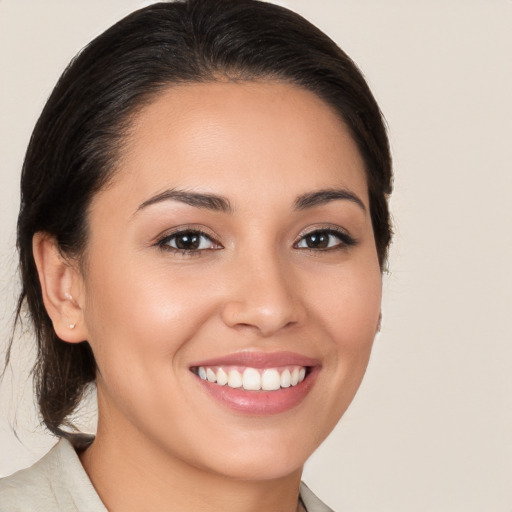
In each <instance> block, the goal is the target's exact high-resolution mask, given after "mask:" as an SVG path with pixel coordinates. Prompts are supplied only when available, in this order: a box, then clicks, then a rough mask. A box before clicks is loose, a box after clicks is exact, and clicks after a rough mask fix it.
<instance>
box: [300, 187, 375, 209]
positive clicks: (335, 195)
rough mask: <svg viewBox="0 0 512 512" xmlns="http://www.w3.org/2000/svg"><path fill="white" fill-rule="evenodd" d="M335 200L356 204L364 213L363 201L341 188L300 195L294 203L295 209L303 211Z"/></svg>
mask: <svg viewBox="0 0 512 512" xmlns="http://www.w3.org/2000/svg"><path fill="white" fill-rule="evenodd" d="M337 200H346V201H351V202H353V203H355V204H357V205H358V206H359V207H360V208H361V209H362V210H363V211H364V212H365V213H366V206H365V205H364V203H363V201H361V199H359V197H358V196H357V195H356V194H354V193H353V192H351V191H350V190H347V189H342V188H328V189H324V190H317V191H315V192H308V193H306V194H302V195H301V196H299V197H298V198H297V199H296V201H295V209H296V210H305V209H307V208H313V207H315V206H321V205H323V204H326V203H329V202H331V201H337Z"/></svg>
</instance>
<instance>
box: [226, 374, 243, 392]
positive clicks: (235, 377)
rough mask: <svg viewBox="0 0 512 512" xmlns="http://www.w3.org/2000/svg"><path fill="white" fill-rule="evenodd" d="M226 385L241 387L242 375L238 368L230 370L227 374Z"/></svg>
mask: <svg viewBox="0 0 512 512" xmlns="http://www.w3.org/2000/svg"><path fill="white" fill-rule="evenodd" d="M228 386H229V387H230V388H241V387H242V376H241V375H240V372H239V371H238V370H230V371H229V375H228Z"/></svg>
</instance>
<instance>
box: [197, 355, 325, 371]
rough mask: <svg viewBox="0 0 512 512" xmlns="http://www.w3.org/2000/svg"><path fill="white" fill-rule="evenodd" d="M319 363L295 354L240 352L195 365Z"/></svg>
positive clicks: (310, 364)
mask: <svg viewBox="0 0 512 512" xmlns="http://www.w3.org/2000/svg"><path fill="white" fill-rule="evenodd" d="M319 364H320V363H319V361H318V360H316V359H311V358H310V357H306V356H303V355H300V354H296V353H295V352H269V353H267V352H250V351H245V352H238V353H235V354H229V355H225V356H221V357H216V358H214V359H208V360H207V361H199V362H197V363H193V364H191V365H190V367H198V366H205V367H206V366H210V367H211V366H249V367H251V368H277V367H279V366H319Z"/></svg>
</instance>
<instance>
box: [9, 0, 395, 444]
mask: <svg viewBox="0 0 512 512" xmlns="http://www.w3.org/2000/svg"><path fill="white" fill-rule="evenodd" d="M219 77H221V78H223V79H229V80H242V81H243V80H256V79H265V78H269V79H278V80H282V81H285V82H288V83H291V84H295V85H297V86H300V87H303V88H305V89H308V90H309V91H312V92H313V93H314V94H316V95H317V96H318V97H320V98H321V99H323V100H324V101H325V102H326V103H328V104H329V105H330V106H331V107H332V108H333V109H334V110H335V111H336V112H337V113H338V114H339V115H340V116H341V117H342V118H343V120H344V121H345V123H346V125H347V126H348V128H349V130H350V131H351V134H352V136H353V138H354V140H355V142H356V143H357V146H358V148H359V151H360V153H361V155H362V157H363V159H364V162H365V166H366V173H367V182H368V189H369V200H370V213H371V219H372V223H373V230H374V234H375V241H376V246H377V252H378V256H379V261H380V264H381V267H383V265H384V264H385V261H386V256H387V250H388V246H389V243H390V239H391V228H390V220H389V212H388V203H387V199H388V195H389V194H390V193H391V183H392V175H391V158H390V154H389V145H388V139H387V135H386V129H385V125H384V122H383V118H382V115H381V112H380V110H379V107H378V105H377V103H376V101H375V99H374V97H373V95H372V93H371V92H370V90H369V88H368V86H367V84H366V82H365V80H364V78H363V76H362V74H361V72H360V71H359V70H358V68H357V67H356V65H355V64H354V63H353V62H352V60H351V59H350V58H349V57H348V56H347V55H346V54H345V53H344V52H343V51H342V50H341V49H340V48H338V46H336V44H335V43H334V42H333V41H332V40H331V39H329V38H328V37H327V36H326V35H325V34H324V33H322V32H321V31H320V30H318V29H317V28H316V27H314V26H313V25H311V24H310V23H309V22H308V21H306V20H305V19H304V18H302V17H301V16H299V15H298V14H295V13H293V12H291V11H289V10H287V9H285V8H282V7H279V6H276V5H272V4H269V3H264V2H259V1H256V0H188V1H177V2H172V3H158V4H154V5H151V6H149V7H147V8H144V9H141V10H139V11H136V12H134V13H132V14H131V15H129V16H127V17H126V18H124V19H123V20H121V21H120V22H118V23H117V24H115V25H114V26H113V27H111V28H110V29H108V30H107V31H106V32H104V33H103V34H102V35H100V36H99V37H97V38H96V39H95V40H94V41H92V42H91V43H90V44H89V45H88V46H87V47H85V48H84V49H83V50H82V51H81V52H80V53H79V54H78V56H77V57H76V58H75V59H74V60H73V61H72V62H71V64H70V65H69V66H68V68H67V69H66V70H65V72H64V73H63V75H62V76H61V78H60V79H59V81H58V83H57V85H56V87H55V89H54V90H53V93H52V94H51V96H50V98H49V100H48V102H47V103H46V106H45V107H44V110H43V112H42V114H41V116H40V118H39V120H38V122H37V124H36V127H35V129H34V132H33V134H32V138H31V140H30V144H29V146H28V150H27V154H26V158H25V162H24V165H23V171H22V178H21V207H20V213H19V219H18V232H17V233H18V234H17V244H18V249H19V255H20V269H21V278H22V291H21V294H20V297H19V303H18V314H17V320H19V318H20V315H21V313H20V312H21V308H22V306H23V304H24V303H25V302H26V303H27V304H28V309H29V312H30V316H31V319H32V323H33V326H34V329H35V334H36V338H37V344H38V356H37V362H36V366H35V373H34V376H35V386H36V394H37V399H38V403H39V407H40V411H41V415H42V418H43V421H44V423H45V424H46V426H47V427H48V429H49V430H51V431H52V432H54V433H56V434H58V435H65V432H64V431H63V430H62V426H63V425H66V424H69V422H68V418H69V415H70V414H71V413H72V412H73V410H74V409H75V408H76V406H77V404H78V403H79V401H80V399H81V397H82V394H83V392H84V389H85V388H86V387H87V385H88V384H89V383H91V382H93V381H94V380H95V371H96V365H95V361H94V357H93V354H92V351H91V348H90V346H89V344H88V343H87V342H83V343H80V344H70V343H64V342H63V341H62V340H60V339H59V338H58V337H57V336H56V334H55V332H54V330H53V327H52V322H51V320H50V318H49V316H48V314H47V312H46V310H45V307H44V304H43V300H42V295H41V288H40V284H39V280H38V276H37V271H36V266H35V263H34V257H33V254H32V238H33V236H34V234H35V233H37V232H41V231H42V232H46V233H48V234H50V235H51V236H53V237H54V238H55V239H56V240H57V242H58V244H59V247H60V249H61V251H62V253H63V254H66V255H70V256H75V257H80V254H82V252H83V250H84V248H85V246H86V243H87V209H88V206H89V204H90V202H91V199H92V197H93V196H94V194H95V193H97V192H98V191H99V190H100V189H101V188H102V187H103V186H105V184H106V183H107V182H108V180H109V179H110V178H111V174H112V172H113V168H114V164H115V162H116V160H117V158H118V156H119V151H120V149H121V147H122V144H123V140H124V137H125V135H126V133H127V129H128V127H129V125H130V120H131V119H132V118H133V115H134V114H135V113H136V112H137V111H138V110H140V108H141V107H143V106H144V105H146V104H147V103H148V102H150V101H151V99H152V98H154V96H155V95H156V94H158V92H159V91H161V90H162V89H163V88H165V87H168V86H169V85H171V84H177V83H188V82H209V81H210V82H211V81H215V80H218V79H219Z"/></svg>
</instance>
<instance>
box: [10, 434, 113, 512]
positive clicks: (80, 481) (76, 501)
mask: <svg viewBox="0 0 512 512" xmlns="http://www.w3.org/2000/svg"><path fill="white" fill-rule="evenodd" d="M36 511H37V512H47V511H52V512H58V511H66V512H106V508H105V507H104V506H103V504H102V503H101V501H100V499H99V497H98V495H97V494H96V491H95V490H94V487H93V486H92V483H91V481H90V480H89V478H88V477H87V474H86V473H85V471H84V469H83V467H82V465H81V463H80V460H79V459H78V455H77V454H76V452H75V448H74V447H73V445H72V444H71V443H70V442H69V441H67V440H65V439H61V440H60V441H59V442H58V443H57V444H56V445H55V446H54V447H53V448H52V449H51V450H50V451H49V452H48V453H47V454H46V455H45V456H44V457H43V458H42V459H40V460H39V461H38V462H36V463H35V464H34V465H33V466H31V467H30V468H28V469H23V470H21V471H18V472H17V473H14V474H13V475H11V476H9V477H7V478H3V479H0V512H36Z"/></svg>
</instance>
